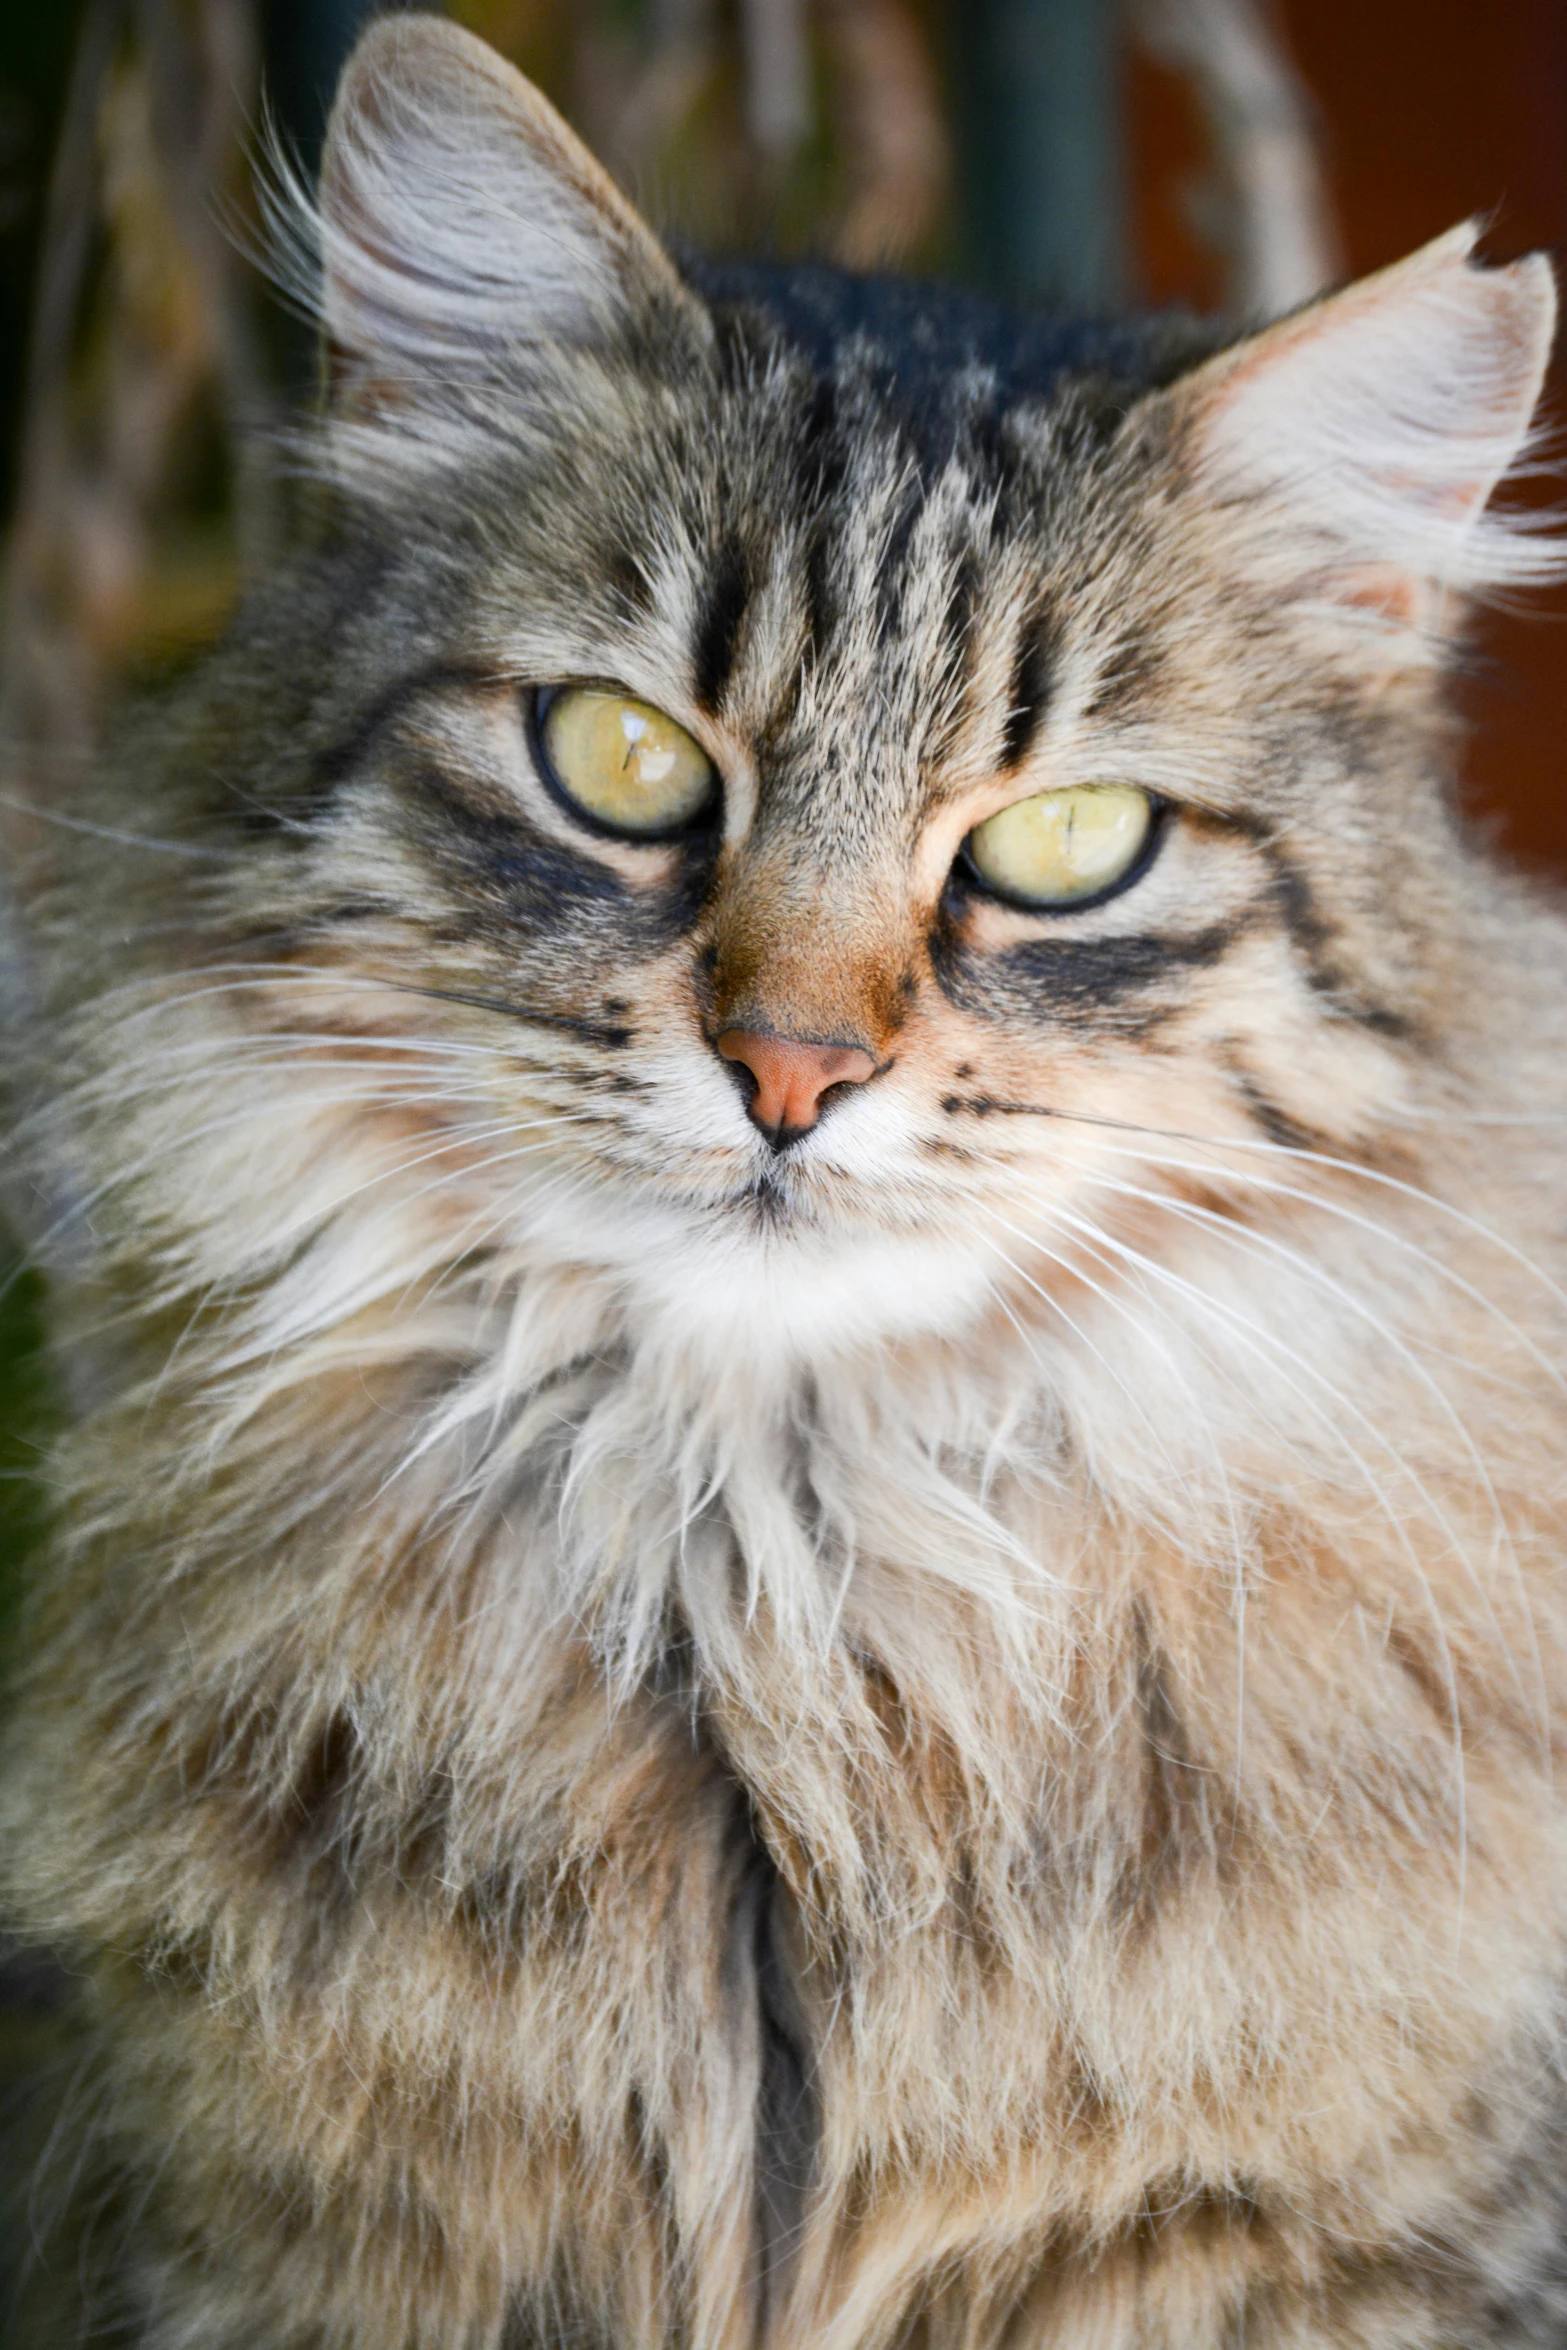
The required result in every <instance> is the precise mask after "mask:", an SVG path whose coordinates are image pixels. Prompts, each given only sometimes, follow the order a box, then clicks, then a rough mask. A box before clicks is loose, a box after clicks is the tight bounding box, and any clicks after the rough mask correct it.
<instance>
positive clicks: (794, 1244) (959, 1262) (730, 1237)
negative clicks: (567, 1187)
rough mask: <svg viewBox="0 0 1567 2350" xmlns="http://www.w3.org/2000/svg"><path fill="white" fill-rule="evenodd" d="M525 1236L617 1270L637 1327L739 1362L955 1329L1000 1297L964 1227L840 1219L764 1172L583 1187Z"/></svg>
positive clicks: (555, 1256) (589, 1264) (543, 1208)
mask: <svg viewBox="0 0 1567 2350" xmlns="http://www.w3.org/2000/svg"><path fill="white" fill-rule="evenodd" d="M527 1245H528V1250H529V1253H530V1255H536V1256H537V1255H543V1256H546V1257H547V1258H549V1259H550V1260H551V1261H552V1262H553V1263H554V1264H556V1265H558V1266H565V1267H570V1266H581V1267H582V1268H583V1269H584V1270H587V1271H591V1272H593V1273H595V1274H598V1275H600V1276H602V1275H604V1274H608V1275H609V1276H610V1278H611V1279H612V1280H613V1281H614V1283H615V1285H616V1287H617V1289H618V1290H619V1292H620V1294H621V1297H622V1300H623V1305H624V1311H625V1314H626V1317H627V1320H628V1321H629V1322H630V1323H632V1324H633V1325H635V1326H636V1327H637V1329H638V1331H639V1333H644V1334H646V1335H648V1336H651V1337H655V1338H657V1339H660V1340H665V1341H670V1342H673V1343H674V1344H676V1345H680V1346H684V1347H689V1348H693V1349H696V1350H699V1351H703V1352H707V1351H711V1354H712V1356H713V1359H714V1361H715V1363H724V1364H727V1365H729V1366H731V1367H732V1366H734V1365H735V1364H736V1363H737V1362H752V1363H768V1364H772V1365H775V1366H779V1367H783V1366H798V1365H805V1364H809V1363H811V1362H820V1361H821V1360H823V1358H824V1357H827V1356H839V1355H844V1354H850V1353H853V1352H855V1351H856V1350H857V1349H859V1348H862V1347H875V1346H882V1345H886V1344H887V1343H889V1342H898V1341H908V1340H917V1339H922V1338H946V1339H950V1338H954V1337H958V1336H960V1335H961V1334H962V1333H963V1332H964V1331H965V1330H968V1329H972V1328H974V1327H976V1326H977V1325H978V1324H979V1323H980V1322H981V1321H982V1320H983V1319H984V1317H985V1315H986V1312H987V1310H988V1309H990V1308H991V1307H993V1304H994V1294H995V1293H994V1288H993V1285H992V1277H993V1274H994V1271H995V1268H994V1266H989V1267H987V1265H986V1263H985V1261H984V1252H983V1251H982V1250H980V1249H977V1248H975V1247H974V1246H973V1245H972V1244H970V1243H969V1242H968V1241H967V1240H965V1238H964V1237H963V1235H962V1232H961V1229H959V1230H958V1231H956V1232H954V1231H953V1230H952V1229H950V1228H949V1229H948V1230H947V1231H945V1232H937V1231H935V1230H923V1231H922V1230H906V1231H888V1230H884V1229H877V1228H876V1227H875V1226H874V1225H871V1224H868V1223H854V1224H851V1223H849V1222H847V1221H844V1222H841V1223H837V1222H834V1221H833V1220H831V1219H829V1218H826V1217H824V1216H822V1215H820V1214H811V1213H807V1212H802V1210H801V1207H800V1205H799V1204H798V1202H796V1201H794V1200H792V1199H791V1198H790V1197H789V1196H788V1194H787V1193H786V1191H785V1190H784V1188H783V1187H782V1186H776V1185H769V1184H767V1183H765V1181H759V1182H757V1183H755V1184H752V1185H748V1186H746V1187H745V1188H743V1189H738V1190H736V1191H735V1192H733V1193H732V1194H728V1195H725V1196H724V1197H723V1198H721V1199H719V1200H715V1201H712V1202H708V1203H700V1204H698V1203H678V1204H676V1203H671V1202H668V1201H660V1200H657V1199H646V1198H644V1199H630V1198H627V1197H626V1196H624V1195H617V1194H616V1193H615V1192H612V1191H610V1190H608V1189H599V1188H597V1187H592V1188H590V1187H587V1186H584V1187H583V1188H582V1189H580V1190H577V1191H574V1192H573V1193H571V1194H570V1195H567V1196H563V1197H556V1198H552V1199H548V1200H545V1201H543V1202H542V1203H540V1204H539V1206H538V1207H537V1208H535V1210H534V1211H533V1212H532V1213H531V1214H530V1217H529V1234H528V1244H527Z"/></svg>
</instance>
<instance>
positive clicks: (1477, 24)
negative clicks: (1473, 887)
mask: <svg viewBox="0 0 1567 2350" xmlns="http://www.w3.org/2000/svg"><path fill="white" fill-rule="evenodd" d="M450 12H451V13H452V14H453V15H455V16H456V17H458V18H459V19H460V20H461V21H462V22H464V23H465V24H467V25H469V26H470V27H471V28H472V29H473V30H475V31H477V32H479V33H482V34H483V35H484V36H485V38H486V39H488V40H490V41H491V42H493V43H494V44H495V46H496V47H498V48H499V49H501V50H503V51H504V52H505V53H506V54H507V55H509V56H510V57H512V58H513V59H515V60H516V62H517V63H518V64H519V65H521V66H522V67H523V69H524V70H525V71H526V72H527V73H529V74H530V75H532V76H533V78H534V79H535V80H536V81H538V82H539V83H540V84H541V85H542V86H543V88H544V89H545V90H546V91H547V92H548V94H549V95H550V97H551V98H553V99H554V100H555V102H556V103H557V104H558V105H559V106H560V107H561V108H562V110H563V111H564V112H565V114H566V115H567V116H568V117H569V118H570V119H571V120H572V121H573V122H574V123H575V124H576V125H577V127H578V128H579V129H580V130H581V131H582V133H583V134H584V136H585V137H586V138H587V139H588V141H589V142H590V144H591V145H592V146H593V147H594V148H595V149H596V151H597V152H598V153H599V154H600V155H601V156H602V157H603V158H604V160H605V161H606V162H607V163H608V164H609V166H610V167H611V169H612V170H613V171H615V172H616V173H617V175H618V176H619V177H620V178H621V180H622V182H623V183H624V184H625V185H626V186H627V187H628V188H629V189H630V190H631V192H632V193H633V194H634V195H635V196H636V197H637V198H638V200H639V201H640V202H641V203H642V204H643V206H644V208H645V209H646V210H647V211H648V212H649V213H650V214H651V215H652V217H653V218H654V220H655V221H656V222H657V223H658V224H659V225H660V226H662V227H663V228H665V229H666V230H668V231H670V232H671V233H673V234H675V235H676V236H679V237H684V238H686V239H688V240H690V241H692V242H695V243H698V244H701V245H704V246H707V247H708V248H716V249H720V250H722V249H732V248H745V249H751V250H756V249H762V250H772V251H777V252H785V253H809V254H813V255H819V256H825V257H827V258H831V259H835V260H839V261H843V262H846V263H849V264H850V265H852V266H855V267H862V268H877V267H892V268H899V269H906V270H913V271H916V272H920V273H925V274H931V275H937V276H942V277H947V278H951V279H956V280H959V281H964V282H968V283H973V284H978V285H980V286H983V287H985V288H986V289H988V290H990V291H993V292H996V293H999V294H1003V295H1006V296H1008V297H1011V298H1014V299H1017V300H1021V301H1025V302H1034V303H1049V304H1063V305H1067V306H1070V307H1073V308H1076V309H1079V310H1083V309H1087V310H1096V311H1102V310H1113V309H1116V308H1120V307H1123V306H1127V305H1133V306H1146V305H1169V304H1184V305H1187V306H1189V307H1192V308H1195V309H1198V310H1203V311H1212V310H1224V311H1230V312H1233V313H1235V314H1236V315H1253V316H1260V315H1266V314H1268V313H1271V312H1275V311H1278V310H1280V309H1284V308H1287V307H1289V306H1290V305H1291V304H1293V303H1295V302H1298V301H1301V300H1303V299H1305V298H1306V297H1308V296H1309V295H1310V294H1312V293H1314V292H1315V291H1317V290H1318V289H1319V288H1320V287H1321V286H1322V285H1324V284H1326V283H1330V282H1333V281H1334V280H1336V279H1338V278H1341V277H1344V276H1349V275H1358V274H1359V273H1361V272H1363V271H1366V270H1369V269H1373V268H1376V267H1377V266H1379V265H1381V264H1382V263H1385V262H1388V261H1391V260H1394V259H1396V258H1397V257H1398V256H1399V255H1401V254H1403V253H1405V252H1407V251H1409V250H1410V249H1411V248H1412V247H1414V246H1416V245H1418V244H1420V243H1422V242H1423V241H1424V240H1425V239H1426V238H1428V237H1430V236H1432V235H1434V234H1436V233H1437V232H1438V231H1440V230H1442V229H1444V228H1446V227H1448V226H1449V225H1451V223H1453V222H1454V221H1456V220H1459V219H1461V218H1463V217H1464V216H1466V215H1468V214H1471V213H1480V214H1482V215H1484V216H1485V217H1486V219H1487V220H1488V222H1489V224H1490V226H1489V232H1488V236H1487V250H1488V252H1489V254H1490V255H1491V257H1493V258H1496V259H1506V258H1509V257H1511V256H1512V255H1513V254H1515V253H1519V252H1522V251H1526V250H1529V249H1531V248H1533V247H1537V246H1542V245H1543V246H1548V247H1549V246H1559V245H1561V244H1563V243H1564V242H1567V0H1502V4H1501V5H1498V0H450ZM370 13H372V6H371V5H370V0H0V520H3V530H4V538H3V557H0V743H3V744H4V745H5V746H6V763H7V774H6V776H5V777H4V778H0V796H5V795H9V798H10V800H11V802H12V809H11V813H12V816H13V819H14V818H15V814H16V810H15V803H16V802H17V801H18V800H19V799H26V798H27V797H28V796H29V795H31V796H32V797H34V798H38V797H42V796H47V797H49V798H51V799H56V800H58V801H59V802H60V803H61V806H62V810H63V808H64V805H65V803H66V801H67V800H68V795H69V787H70V777H71V775H72V773H73V772H74V771H76V770H77V769H78V768H79V764H80V761H81V759H82V757H83V756H85V755H86V754H87V753H88V752H89V751H90V748H91V745H92V741H93V738H94V734H95V731H96V729H97V727H98V726H99V723H100V721H101V718H102V715H103V713H104V712H105V710H106V709H108V708H109V707H110V706H111V705H112V703H113V701H114V700H115V698H116V696H117V695H118V694H120V693H121V691H122V690H123V689H124V688H125V687H127V686H128V685H134V684H136V683H137V682H138V681H142V680H147V679H151V678H155V677H157V676H158V675H160V674H166V673H167V671H168V670H169V668H170V666H171V665H178V664H180V663H181V662H183V661H185V660H187V659H189V658H190V656H191V655H192V653H193V652H195V651H196V650H198V649H199V647H200V646H201V645H202V643H204V642H205V641H206V640H207V639H208V638H209V637H210V636H211V635H212V634H213V633H214V632H215V630H217V629H218V628H219V627H220V626H221V624H222V620H223V616H224V614H225V612H226V611H227V609H228V608H229V606H230V604H231V603H232V600H233V598H234V595H235V593H236V590H237V587H238V585H239V583H240V581H241V580H242V579H243V577H244V575H245V573H246V570H247V569H248V568H249V567H251V566H253V565H255V564H257V563H259V562H263V561H264V560H265V559H266V556H267V552H268V549H269V548H270V547H271V546H273V545H275V544H276V542H277V540H278V538H279V536H280V534H281V532H282V531H283V530H284V528H285V527H286V523H287V515H286V510H285V505H284V499H285V495H286V492H285V489H284V487H283V485H282V484H281V482H280V480H279V479H278V478H277V477H276V476H275V475H274V473H273V471H272V469H271V467H270V465H269V462H268V451H269V447H270V435H271V432H272V428H274V427H275V425H276V423H277V422H278V420H279V419H280V417H282V416H283V415H284V414H286V413H287V411H288V409H289V408H290V406H291V405H295V404H297V403H298V402H299V401H301V400H307V399H309V398H311V397H312V396H313V392H314V358H313V353H312V351H311V349H310V346H309V341H308V337H307V335H306V333H305V331H304V329H303V328H301V327H300V325H299V324H298V323H297V321H296V320H294V319H293V318H292V317H291V316H290V315H289V314H288V313H287V312H285V311H284V310H283V309H282V308H281V307H280V306H279V305H278V304H277V303H276V302H275V301H274V300H273V299H272V297H271V296H270V294H269V292H268V289H267V286H266V283H265V280H264V277H263V276H262V274H261V273H260V272H258V270H257V269H256V268H255V267H254V265H253V261H252V258H251V256H253V255H254V254H255V253H256V252H257V251H258V250H259V249H260V248H261V246H262V244H263V242H264V239H263V235H262V230H261V226H260V215H259V210H258V204H257V197H256V174H255V164H256V159H257V156H258V153H259V151H260V148H261V145H262V125H263V123H264V122H267V121H270V122H271V123H272V124H273V125H274V127H275V130H276V133H277V136H278V138H279V139H280V140H281V142H282V144H283V146H284V148H285V149H286V150H287V151H288V152H290V153H291V154H292V155H293V157H294V158H295V159H296V161H297V163H298V165H299V167H300V168H301V169H302V170H304V171H305V172H306V173H308V172H309V171H310V170H311V169H312V167H313V164H314V161H315V158H316V155H317V153H318V151H319V143H320V136H321V130H322V126H323V123H324V120H325V114H326V108H327V104H328V102H329V98H330V93H331V89H332V85H333V82H334V80H335V77H336V73H337V70H338V67H339V65H340V64H341V61H342V59H343V57H344V56H345V55H346V53H347V51H348V49H349V48H350V46H351V45H352V42H353V39H354V36H355V34H356V32H357V31H358V29H359V28H360V26H361V25H362V24H363V22H364V21H365V19H366V17H367V16H368V15H369V14H370ZM1548 490H1549V485H1548V484H1547V485H1543V487H1542V488H1541V489H1540V491H1539V493H1538V494H1542V495H1544V494H1548ZM1564 613H1567V602H1564V601H1563V599H1561V598H1558V599H1556V601H1555V605H1554V608H1549V607H1548V608H1546V609H1545V610H1544V612H1543V614H1541V613H1537V614H1535V615H1533V616H1529V617H1525V616H1523V615H1519V614H1500V615H1493V616H1491V617H1489V618H1488V619H1487V620H1486V622H1485V623H1484V625H1483V628H1482V631H1481V633H1480V637H1479V641H1478V643H1477V646H1476V651H1475V657H1474V660H1473V663H1472V667H1471V672H1470V674H1469V675H1468V676H1467V677H1466V679H1465V681H1464V692H1465V695H1466V698H1467V705H1468V712H1469V716H1470V720H1471V726H1472V740H1471V750H1470V758H1469V765H1468V786H1467V788H1468V793H1469V798H1470V804H1471V806H1472V807H1473V809H1474V810H1475V812H1476V813H1477V814H1478V815H1479V816H1480V817H1481V818H1482V820H1483V821H1484V822H1486V823H1487V824H1488V825H1489V826H1491V827H1492V828H1493V829H1494V831H1495V832H1496V833H1497V835H1498V836H1499V838H1500V840H1501V841H1502V843H1503V845H1504V846H1505V847H1506V849H1507V850H1508V852H1509V853H1510V854H1512V855H1514V856H1515V857H1517V858H1518V859H1520V860H1521V861H1524V862H1526V863H1528V864H1531V865H1533V866H1535V867H1537V868H1539V869H1541V870H1543V871H1547V872H1549V871H1555V872H1557V873H1560V874H1562V875H1564V876H1567V790H1564V789H1563V786H1562V783H1561V781H1560V780H1559V778H1558V764H1559V760H1558V741H1559V738H1560V736H1561V734H1562V733H1563V731H1564V720H1567V676H1564V673H1563V666H1564V665H1563V660H1562V655H1563V652H1564V649H1567V637H1564V636H1563V633H1562V627H1561V622H1562V617H1563V615H1564ZM0 1281H3V1287H0V1612H3V1603H4V1594H5V1591H6V1590H7V1589H12V1588H14V1585H15V1569H16V1566H17V1563H18V1561H19V1560H20V1558H21V1556H22V1555H23V1553H24V1552H25V1550H26V1548H27V1547H28V1545H29V1544H30V1542H31V1541H32V1540H33V1538H34V1535H35V1532H36V1528H37V1524H38V1519H39V1508H40V1503H39V1495H38V1489H37V1486H36V1484H35V1481H34V1478H33V1474H32V1468H33V1464H34V1462H35V1461H36V1458H37V1451H38V1444H39V1441H40V1437H41V1433H42V1430H43V1428H44V1426H45V1425H46V1422H47V1417H48V1396H47V1384H46V1380H45V1376H44V1372H43V1368H42V1362H41V1357H40V1354H39V1349H38V1328H37V1304H38V1299H37V1291H36V1286H35V1283H34V1281H33V1278H32V1276H30V1275H28V1274H27V1273H26V1272H25V1271H24V1270H23V1269H22V1265H21V1260H20V1257H19V1256H18V1255H17V1254H16V1252H15V1251H13V1252H12V1258H11V1263H10V1269H9V1272H8V1273H7V1270H6V1266H5V1263H4V1261H3V1258H0Z"/></svg>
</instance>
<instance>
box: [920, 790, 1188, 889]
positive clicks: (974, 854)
mask: <svg viewBox="0 0 1567 2350" xmlns="http://www.w3.org/2000/svg"><path fill="white" fill-rule="evenodd" d="M1153 821H1154V804H1153V801H1152V800H1151V799H1150V798H1149V796H1148V794H1147V792H1145V791H1137V790H1135V789H1134V788H1133V787H1132V786H1131V785H1130V784H1124V783H1095V784H1075V785H1073V786H1072V787H1071V789H1069V790H1067V791H1042V792H1036V793H1035V794H1034V796H1033V798H1032V799H1028V800H1014V801H1013V803H1012V805H1011V807H1010V808H1002V809H1001V810H1000V811H999V813H998V814H996V815H994V816H987V817H986V819H985V821H984V823H983V824H976V825H975V827H974V829H973V831H972V832H971V833H970V834H969V836H968V839H967V840H966V841H965V843H964V847H965V848H966V849H967V851H968V859H969V863H970V864H971V865H972V866H973V868H974V871H975V872H976V873H977V874H978V875H979V878H980V880H981V881H983V882H986V883H988V885H989V886H990V888H992V889H993V890H995V891H997V892H998V894H999V895H1000V896H1002V897H1004V898H1014V899H1016V900H1017V901H1018V902H1019V903H1020V904H1022V905H1025V906H1076V905H1080V904H1081V903H1082V902H1083V900H1084V899H1085V898H1097V897H1103V896H1104V895H1105V894H1106V892H1107V891H1109V890H1112V889H1114V888H1115V886H1116V884H1117V882H1121V881H1126V880H1128V879H1129V878H1130V876H1131V874H1132V873H1133V871H1134V870H1135V869H1136V867H1137V865H1138V863H1139V861H1140V859H1141V857H1142V854H1143V851H1144V850H1145V849H1146V848H1147V846H1148V842H1149V837H1150V835H1151V834H1152V831H1153Z"/></svg>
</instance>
